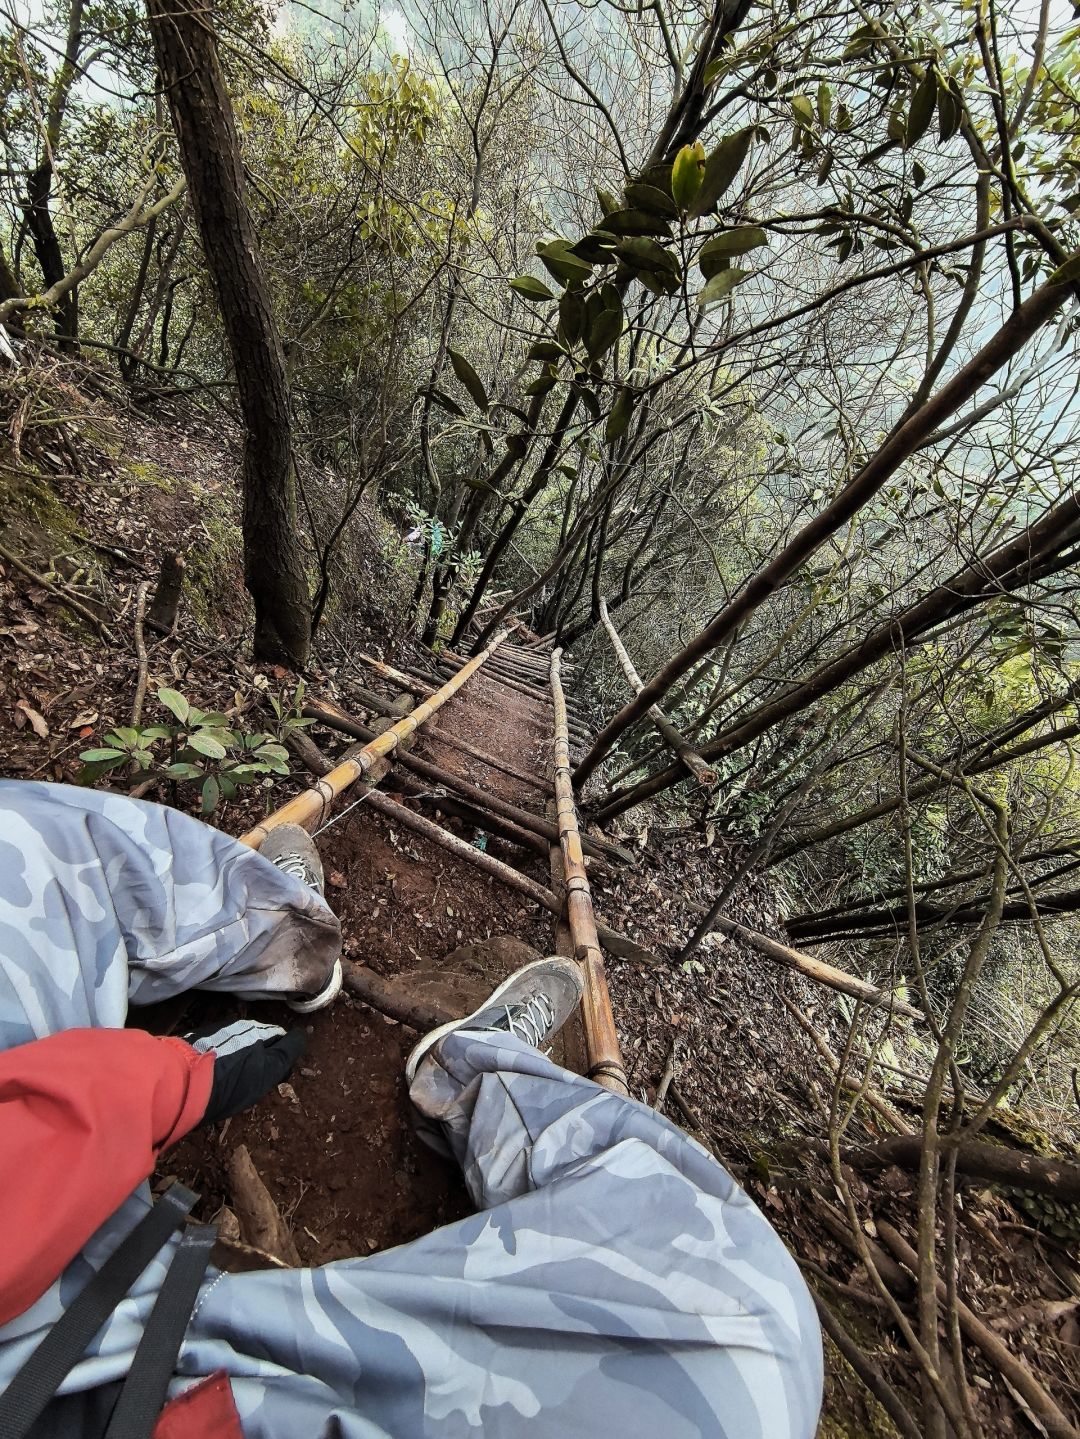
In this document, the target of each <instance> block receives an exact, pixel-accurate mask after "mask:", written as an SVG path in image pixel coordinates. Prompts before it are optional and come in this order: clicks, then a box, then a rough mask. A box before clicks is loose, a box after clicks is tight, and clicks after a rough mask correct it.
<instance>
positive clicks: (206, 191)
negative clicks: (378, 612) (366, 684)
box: [146, 0, 311, 665]
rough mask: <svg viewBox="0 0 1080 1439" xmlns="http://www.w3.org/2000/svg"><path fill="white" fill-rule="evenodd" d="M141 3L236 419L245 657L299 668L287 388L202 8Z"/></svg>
mask: <svg viewBox="0 0 1080 1439" xmlns="http://www.w3.org/2000/svg"><path fill="white" fill-rule="evenodd" d="M146 8H147V14H148V15H149V18H150V30H151V34H152V36H153V40H154V51H155V55H156V57H157V63H158V69H159V71H160V73H161V79H162V83H163V85H164V87H165V90H166V93H167V95H168V98H169V108H170V110H171V112H172V119H173V126H174V128H175V130H176V138H177V143H178V145H179V149H180V158H181V162H182V164H183V167H184V173H185V174H186V175H187V179H188V187H189V190H190V194H191V203H192V209H193V211H194V214H195V220H196V223H197V224H198V227H199V235H200V238H201V241H202V246H203V251H204V253H205V255H206V260H207V265H208V268H209V270H210V274H211V277H212V279H213V282H214V289H215V291H216V293H217V298H218V304H219V305H220V307H221V317H222V321H223V323H224V328H225V334H226V337H227V339H228V342H229V349H230V351H231V354H232V361H233V368H234V370H235V373H236V383H237V390H238V393H239V399H240V409H241V412H242V414H243V417H244V427H245V431H246V435H245V442H244V505H243V531H244V581H245V584H246V585H247V588H248V591H249V593H250V594H251V598H252V600H253V601H254V605H255V657H256V659H262V660H274V661H278V662H282V663H285V664H289V665H302V664H304V662H305V661H306V659H307V656H308V650H309V647H310V643H311V599H310V595H309V593H308V584H307V575H306V573H305V569H304V561H303V555H302V553H301V549H300V544H299V541H298V536H297V527H296V478H295V472H294V468H293V455H292V435H291V427H290V418H289V393H288V386H287V382H286V378H285V363H284V358H283V356H282V351H281V343H280V340H279V337H278V332H277V324H276V321H275V319H274V313H273V308H272V305H271V300H270V291H269V287H268V285H267V281H266V276H265V273H264V271H263V266H262V261H261V259H260V255H259V246H258V239H257V236H256V233H255V226H254V223H253V221H252V218H251V213H250V210H249V209H248V204H247V198H246V191H245V184H244V171H243V164H242V162H241V158H240V142H239V137H238V135H237V130H236V121H235V118H234V115H233V108H232V101H231V100H230V98H229V92H228V90H227V89H226V86H225V77H224V75H223V73H222V70H221V64H220V62H219V60H218V53H217V38H216V36H215V33H214V31H213V29H212V27H211V25H210V21H209V13H208V12H207V10H206V9H205V8H204V7H203V6H201V5H199V4H198V3H197V0H146Z"/></svg>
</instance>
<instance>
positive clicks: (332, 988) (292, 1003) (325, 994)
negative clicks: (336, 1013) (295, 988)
mask: <svg viewBox="0 0 1080 1439" xmlns="http://www.w3.org/2000/svg"><path fill="white" fill-rule="evenodd" d="M341 981H342V973H341V960H340V959H335V960H334V967H333V969H332V970H331V971H330V978H329V979H328V980H327V981H326V983H325V984H324V985H323V987H322V989H320V990H319V992H318V994H297V995H294V996H293V997H292V999H286V1001H285V1003H286V1004H287V1005H288V1006H289V1008H290V1009H293V1010H295V1011H296V1013H297V1014H314V1013H315V1011H316V1010H317V1009H325V1008H326V1006H327V1005H328V1004H333V1002H334V1000H335V999H337V997H338V995H339V994H340V993H341Z"/></svg>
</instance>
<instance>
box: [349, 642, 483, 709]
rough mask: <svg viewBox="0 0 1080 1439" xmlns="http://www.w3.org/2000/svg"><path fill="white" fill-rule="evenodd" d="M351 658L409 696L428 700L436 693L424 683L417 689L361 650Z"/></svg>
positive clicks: (399, 673)
mask: <svg viewBox="0 0 1080 1439" xmlns="http://www.w3.org/2000/svg"><path fill="white" fill-rule="evenodd" d="M489 648H490V647H489ZM352 658H353V659H354V660H359V661H360V663H361V664H362V665H366V666H367V668H368V669H369V670H373V671H374V672H375V674H377V675H382V677H383V679H385V680H393V682H394V684H396V685H400V686H401V688H402V689H403V690H408V691H409V693H410V694H419V695H423V696H424V697H425V698H429V697H430V696H431V695H434V694H437V693H438V687H437V686H436V685H433V684H427V683H425V684H424V688H423V689H417V687H416V685H417V681H416V680H415V679H413V678H412V677H411V676H409V675H407V674H404V673H403V672H402V671H401V670H399V669H395V667H394V666H393V665H388V664H387V663H386V662H385V661H384V660H377V659H375V657H374V656H373V655H366V654H364V652H363V651H362V650H355V651H354V652H353V654H352Z"/></svg>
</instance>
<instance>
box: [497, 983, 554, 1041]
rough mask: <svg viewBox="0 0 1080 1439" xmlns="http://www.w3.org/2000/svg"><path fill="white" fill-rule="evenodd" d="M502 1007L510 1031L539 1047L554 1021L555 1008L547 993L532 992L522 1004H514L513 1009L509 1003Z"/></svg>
mask: <svg viewBox="0 0 1080 1439" xmlns="http://www.w3.org/2000/svg"><path fill="white" fill-rule="evenodd" d="M504 1007H505V1009H506V1022H507V1025H508V1027H509V1029H510V1033H511V1034H516V1035H518V1037H519V1038H521V1039H524V1041H525V1042H526V1044H531V1045H532V1047H533V1048H534V1049H539V1048H540V1046H541V1044H542V1043H543V1042H544V1040H545V1039H546V1038H547V1034H548V1031H549V1030H550V1029H551V1026H552V1025H553V1024H554V1023H555V1008H554V1006H553V1005H552V1003H551V1000H550V999H548V997H547V995H546V994H534V995H533V997H532V999H529V1000H526V1002H525V1003H524V1004H519V1005H515V1006H514V1008H513V1011H512V1010H511V1007H510V1005H505V1006H504Z"/></svg>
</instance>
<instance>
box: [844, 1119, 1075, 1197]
mask: <svg viewBox="0 0 1080 1439" xmlns="http://www.w3.org/2000/svg"><path fill="white" fill-rule="evenodd" d="M949 1142H950V1141H948V1140H943V1141H942V1143H943V1144H947V1143H949ZM922 1146H923V1136H922V1135H921V1134H900V1135H897V1136H896V1138H893V1139H885V1140H882V1142H881V1143H880V1144H875V1145H872V1146H871V1147H870V1148H869V1149H856V1150H852V1151H850V1153H846V1154H845V1158H848V1159H850V1160H851V1161H852V1163H854V1164H856V1165H857V1166H858V1167H859V1168H860V1169H887V1168H888V1166H889V1165H890V1164H896V1165H898V1166H899V1167H900V1168H901V1169H918V1167H919V1155H920V1154H921V1152H922ZM956 1172H957V1173H958V1174H967V1175H970V1176H971V1178H973V1179H987V1180H989V1181H990V1182H991V1183H993V1184H1005V1185H1008V1186H1010V1187H1011V1188H1014V1189H1034V1190H1035V1191H1036V1192H1037V1193H1039V1194H1049V1195H1051V1196H1052V1197H1053V1198H1055V1199H1060V1200H1062V1201H1063V1202H1065V1203H1067V1204H1073V1203H1075V1202H1076V1201H1077V1200H1080V1164H1077V1163H1076V1161H1075V1160H1071V1159H1044V1158H1043V1157H1042V1156H1041V1155H1038V1154H1026V1153H1025V1152H1024V1151H1023V1150H1019V1149H1008V1148H1005V1147H1004V1146H1002V1145H999V1144H989V1143H987V1142H986V1141H985V1140H981V1139H964V1138H963V1136H962V1135H961V1137H960V1142H959V1144H958V1145H957V1149H956Z"/></svg>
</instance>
